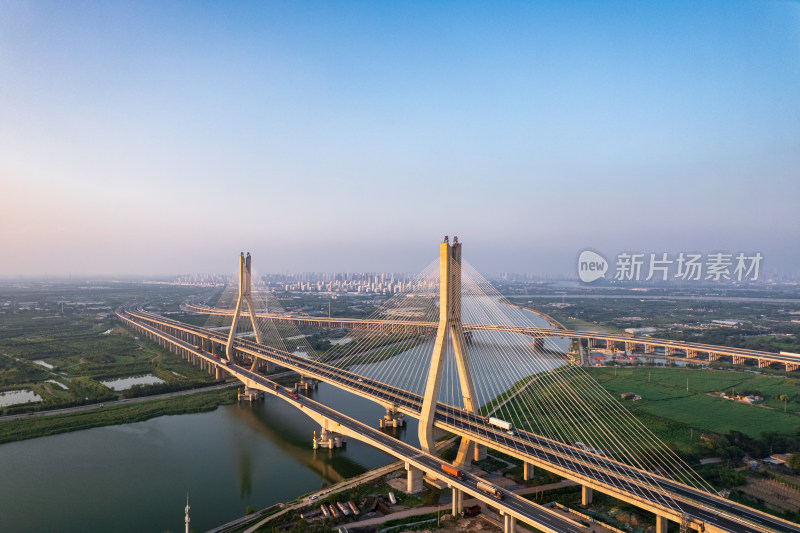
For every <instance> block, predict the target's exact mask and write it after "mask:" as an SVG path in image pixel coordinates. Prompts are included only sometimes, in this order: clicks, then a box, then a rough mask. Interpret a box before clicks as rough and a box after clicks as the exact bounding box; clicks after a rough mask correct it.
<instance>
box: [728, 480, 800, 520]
mask: <svg viewBox="0 0 800 533" xmlns="http://www.w3.org/2000/svg"><path fill="white" fill-rule="evenodd" d="M736 492H739V493H741V494H743V495H745V496H747V497H748V498H750V499H751V500H755V501H756V502H758V503H761V504H763V505H765V506H767V507H769V508H770V509H773V510H775V511H792V512H797V511H800V490H798V489H796V488H795V487H792V486H791V485H787V484H786V483H781V482H780V481H776V480H774V479H759V478H756V479H753V478H750V479H748V480H747V485H745V486H744V487H739V488H737V489H736Z"/></svg>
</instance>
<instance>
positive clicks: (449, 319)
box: [419, 237, 476, 466]
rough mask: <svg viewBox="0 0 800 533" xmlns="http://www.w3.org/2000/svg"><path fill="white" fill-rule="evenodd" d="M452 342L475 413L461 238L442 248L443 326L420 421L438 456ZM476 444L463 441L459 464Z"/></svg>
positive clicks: (425, 443) (427, 447) (426, 444)
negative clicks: (440, 407)
mask: <svg viewBox="0 0 800 533" xmlns="http://www.w3.org/2000/svg"><path fill="white" fill-rule="evenodd" d="M450 340H452V343H453V353H454V354H455V358H456V366H457V368H458V380H459V384H460V385H461V397H462V400H463V402H464V409H465V410H466V411H469V412H471V413H473V412H475V409H474V407H475V406H474V404H473V402H474V401H475V398H476V396H475V384H474V383H473V381H472V372H471V371H470V366H469V359H468V358H467V349H466V341H465V340H464V328H463V326H462V325H461V244H459V242H458V237H454V238H453V244H452V245H450V243H449V240H448V238H447V237H445V238H444V242H442V243H441V244H440V245H439V325H438V328H437V330H436V341H435V342H434V345H433V355H432V357H431V366H430V370H429V371H428V379H427V382H426V385H425V396H424V397H423V401H422V413H421V414H420V419H419V442H420V446H421V447H422V449H423V450H424V451H426V452H428V453H430V454H433V455H436V447H435V446H434V439H433V422H434V418H435V416H434V415H435V414H436V404H437V402H438V400H439V388H440V387H441V384H442V369H443V368H444V361H445V356H446V354H447V345H448V342H450ZM473 448H474V443H473V442H472V441H470V440H468V439H465V438H462V440H461V446H460V447H459V449H458V454H457V456H456V460H455V464H456V465H457V466H464V465H465V464H466V463H467V461H469V460H470V459H471V457H472V450H473Z"/></svg>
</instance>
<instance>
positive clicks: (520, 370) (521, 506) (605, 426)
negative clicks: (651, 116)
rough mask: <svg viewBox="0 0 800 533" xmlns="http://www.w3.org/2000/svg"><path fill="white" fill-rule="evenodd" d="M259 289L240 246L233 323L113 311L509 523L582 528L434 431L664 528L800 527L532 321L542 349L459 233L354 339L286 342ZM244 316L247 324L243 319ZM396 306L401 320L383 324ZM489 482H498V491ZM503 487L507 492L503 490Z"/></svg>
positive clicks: (456, 506) (413, 478)
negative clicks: (355, 409)
mask: <svg viewBox="0 0 800 533" xmlns="http://www.w3.org/2000/svg"><path fill="white" fill-rule="evenodd" d="M462 274H463V275H462ZM253 294H254V293H253V292H252V291H251V272H250V258H249V255H248V257H247V258H245V257H244V256H242V257H241V258H240V266H239V285H238V294H236V295H235V298H236V306H235V310H234V312H233V320H232V324H231V327H230V331H229V333H228V334H227V335H226V334H225V333H224V332H221V331H218V330H217V329H216V328H208V327H200V326H193V325H188V324H185V323H181V322H178V321H175V320H172V319H169V318H165V317H163V316H160V315H157V314H154V313H149V312H146V311H143V310H141V309H132V308H125V309H120V310H119V311H118V315H119V317H120V318H121V319H122V320H124V321H125V322H126V323H128V324H129V325H130V326H131V327H133V328H135V329H137V331H139V332H140V333H141V334H144V335H146V336H148V337H150V338H151V339H153V340H155V341H157V342H159V343H160V344H162V345H164V346H167V347H169V348H170V349H171V350H173V351H175V352H177V353H180V354H181V355H182V356H184V357H186V358H188V359H190V360H192V361H193V362H194V363H196V364H199V365H201V366H203V367H205V368H208V369H209V371H212V372H214V373H216V374H217V376H218V377H222V376H223V375H224V374H225V373H228V374H231V375H233V376H235V377H236V378H238V379H240V380H241V381H242V382H243V383H244V384H245V385H246V386H247V387H249V388H253V389H260V390H264V391H266V392H268V393H270V394H275V395H276V396H279V397H281V398H282V399H283V400H285V401H287V402H289V403H291V404H292V405H295V406H296V407H298V408H299V410H300V412H302V413H304V414H306V415H308V416H310V417H311V418H313V419H314V420H316V421H317V422H318V423H319V424H320V426H321V427H322V429H323V430H325V431H326V432H328V433H339V434H342V435H347V436H350V437H352V438H357V439H359V440H362V441H365V442H367V443H369V444H371V445H373V446H376V447H378V448H380V449H382V450H384V451H386V452H387V453H390V454H392V455H394V456H396V457H399V458H401V459H403V460H404V461H405V462H406V469H407V470H408V484H409V489H413V488H415V487H417V486H419V485H420V484H421V472H422V471H424V472H426V473H427V474H428V475H429V476H431V477H433V478H438V479H440V480H444V481H446V483H448V484H449V485H450V486H451V487H453V496H454V497H453V510H454V512H457V511H460V501H461V499H462V493H463V492H467V493H469V494H471V495H473V496H475V497H478V498H481V499H483V500H485V501H488V502H490V503H491V504H492V505H493V506H494V507H497V508H499V509H500V510H501V511H502V512H503V513H504V514H505V516H506V520H505V526H506V531H512V530H513V527H514V522H515V520H516V519H520V520H523V521H525V522H527V523H529V524H531V525H533V526H535V527H538V528H540V529H543V530H546V531H573V530H576V529H574V528H576V527H578V525H577V524H575V523H574V522H571V521H569V520H565V519H563V518H560V517H558V516H556V515H554V514H553V513H549V512H548V511H547V510H545V509H543V508H540V507H538V506H535V505H534V504H531V503H530V502H527V501H526V500H522V499H520V498H517V497H515V496H513V495H512V494H510V493H508V492H506V491H503V490H502V489H499V488H497V487H493V488H491V487H490V484H486V482H485V481H481V480H479V479H477V478H475V477H474V476H472V475H470V474H465V475H464V476H463V477H464V479H458V478H456V477H453V476H451V475H449V474H448V473H447V472H445V471H443V470H442V468H441V466H442V461H441V460H440V459H438V458H437V457H436V455H435V449H434V448H433V438H434V436H435V432H437V431H446V432H451V433H454V434H457V435H460V436H461V437H462V440H461V445H460V447H459V451H458V455H457V458H456V461H455V462H454V465H455V466H456V467H457V468H459V469H461V468H463V467H464V466H465V465H466V464H468V463H469V461H470V460H471V459H472V457H478V456H480V455H481V454H482V453H484V454H485V449H486V448H487V447H488V448H492V449H495V450H498V451H501V452H503V453H506V454H508V455H511V456H513V457H517V458H519V459H521V460H522V461H524V464H525V475H526V477H529V476H530V474H531V473H532V470H533V468H534V467H539V468H544V469H546V470H548V471H551V472H554V473H556V474H558V475H560V476H563V477H565V478H568V479H572V480H574V481H576V482H578V483H580V484H581V485H582V486H583V499H584V502H585V503H588V502H590V501H591V498H592V491H593V490H598V491H601V492H603V493H606V494H609V495H612V496H613V497H615V498H618V499H621V500H623V501H626V502H629V503H632V504H634V505H637V506H639V507H641V508H643V509H646V510H648V511H651V512H653V513H655V514H656V516H657V526H658V531H659V533H662V532H665V531H666V524H667V521H668V520H672V521H675V522H678V523H680V524H681V527H682V529H683V530H688V529H689V528H693V529H696V530H700V531H706V530H708V531H737V532H738V531H742V532H749V531H753V532H755V531H786V532H790V531H791V532H800V527H798V526H797V525H796V524H792V523H789V522H787V521H784V520H781V519H778V518H775V517H772V516H770V515H767V514H765V513H761V512H759V511H756V510H752V509H750V508H747V507H745V506H742V505H739V504H736V503H734V502H731V501H728V500H726V499H725V498H722V497H720V496H718V495H717V494H715V492H714V491H713V489H712V488H711V487H710V485H708V483H706V482H705V481H703V480H702V479H701V478H700V477H699V476H698V475H697V474H696V473H694V472H693V471H692V470H691V468H689V466H688V465H686V464H685V463H683V462H682V461H681V460H680V459H679V458H678V457H677V456H676V455H675V454H674V453H672V452H671V451H670V450H669V449H668V448H667V447H666V446H664V445H663V443H661V442H660V441H658V439H657V438H655V437H654V436H653V435H652V434H651V433H650V432H649V431H648V430H647V428H645V427H644V426H643V425H642V424H641V423H640V422H639V421H638V420H636V419H635V418H633V417H632V416H631V415H630V414H629V413H628V412H627V410H625V409H624V408H623V407H622V406H621V405H620V404H619V403H618V402H617V401H616V400H615V399H614V398H612V397H611V396H610V395H608V393H606V392H605V391H604V390H603V389H602V387H600V386H599V385H598V384H597V383H596V382H594V381H593V380H592V379H591V377H589V376H588V375H587V374H586V372H585V371H584V370H583V369H581V368H578V367H576V366H574V365H568V364H564V362H565V360H566V359H565V358H564V357H563V356H562V357H560V358H559V356H558V355H557V354H558V353H559V350H561V351H562V352H563V347H560V346H558V345H557V344H554V343H553V339H551V338H549V337H545V336H542V337H538V336H536V335H533V336H534V338H537V339H538V338H542V339H543V341H541V342H540V343H539V346H538V349H537V346H536V344H537V343H536V342H533V343H532V342H531V330H530V329H529V330H523V329H519V328H531V327H532V326H531V325H530V323H528V324H524V323H520V322H524V316H522V318H520V316H521V315H518V313H520V311H519V310H516V311H511V310H512V309H513V308H512V307H510V306H507V305H504V304H503V303H502V302H501V301H500V299H499V295H497V294H496V292H493V288H491V286H490V285H489V284H488V283H487V282H486V281H485V280H484V279H483V278H481V277H480V276H479V275H478V274H477V273H476V272H474V271H472V270H471V268H470V267H469V266H468V265H466V264H463V265H462V261H461V246H460V245H459V244H457V243H455V242H454V244H453V245H452V246H451V245H450V244H449V243H448V242H444V243H442V244H441V245H440V259H439V261H438V264H432V266H431V267H429V268H428V269H426V271H424V272H423V273H422V274H421V275H420V276H419V277H418V283H416V284H415V287H414V289H413V290H412V291H410V292H409V293H407V294H404V295H399V296H397V297H394V298H392V299H391V300H390V301H389V302H388V304H387V305H385V306H384V307H383V308H382V309H381V310H380V311H379V312H378V313H376V314H375V315H373V316H372V317H370V320H372V321H373V323H372V327H373V328H375V327H376V324H378V322H379V321H383V323H382V324H383V325H382V326H381V327H379V328H377V331H375V330H374V329H373V330H363V331H362V333H361V334H360V336H358V338H357V339H356V340H355V341H354V342H351V343H348V344H347V345H345V346H343V347H337V349H335V350H331V351H329V352H328V353H326V354H322V355H321V356H316V355H314V354H313V350H310V348H309V349H307V350H304V351H295V352H292V351H290V350H288V349H287V346H286V343H287V342H290V343H292V344H297V343H302V342H304V341H303V340H302V339H304V336H303V335H291V333H292V332H291V331H286V329H285V327H286V326H289V325H291V326H292V327H295V326H293V324H289V323H286V322H283V323H282V322H276V321H274V320H273V319H272V316H271V315H274V314H276V311H279V310H276V303H275V302H265V304H264V305H263V306H262V307H263V308H267V307H268V308H269V309H268V312H265V313H260V312H259V311H257V310H256V306H255V305H254V302H253V301H252V300H253ZM244 306H247V307H248V312H247V313H244V312H243V307H244ZM515 313H517V314H515ZM277 314H280V313H279V312H278V313H277ZM242 316H247V317H248V318H249V321H248V322H249V324H246V326H245V327H244V328H239V326H238V323H239V319H240V318H241V317H242ZM388 320H390V321H393V322H394V324H393V325H391V326H389V327H387V324H386V321H388ZM462 320H464V323H463V324H462ZM528 320H529V319H528ZM433 324H435V328H434V327H433ZM476 325H478V326H486V327H482V328H480V327H474V326H476ZM489 326H492V327H489ZM498 328H499V329H498ZM514 328H518V329H514ZM294 331H295V332H297V330H296V327H295V330H294ZM248 337H254V340H250V339H249V338H248ZM290 339H291V340H292V341H293V342H291V341H290ZM297 339H300V340H297ZM548 345H549V346H548ZM554 354H555V355H554ZM263 364H266V365H267V366H268V368H267V370H269V369H270V368H271V367H275V366H281V367H284V368H287V369H291V370H294V371H296V372H298V373H299V374H300V375H301V376H304V377H307V378H314V379H318V380H322V381H325V382H327V383H330V384H332V385H334V386H336V387H339V388H341V389H344V390H346V391H349V392H351V393H353V394H357V395H359V396H362V397H365V398H368V399H370V400H372V401H374V402H376V403H379V404H381V405H383V406H384V407H386V409H387V416H386V419H387V420H391V419H392V418H394V419H397V418H399V417H401V416H403V415H407V416H412V417H415V418H418V419H419V421H420V424H419V426H420V444H421V448H422V449H421V450H418V449H416V448H413V447H410V446H408V445H406V444H403V443H401V442H398V441H396V440H395V439H393V438H391V437H388V436H387V435H385V434H383V433H381V432H379V431H377V430H374V429H372V428H367V427H366V426H364V425H363V424H360V423H358V422H356V421H353V420H352V419H349V418H348V417H346V416H344V415H342V414H341V413H335V412H333V411H332V410H330V409H329V408H327V407H325V406H322V405H320V404H318V403H316V402H312V401H311V400H309V399H307V398H305V397H303V396H300V395H297V394H296V393H295V392H292V391H287V390H286V389H284V388H283V387H281V386H279V385H277V384H275V383H274V382H272V381H270V380H269V379H268V376H266V377H265V376H264V375H262V374H260V373H258V372H257V371H256V370H257V369H258V368H259V366H261V365H263ZM490 417H491V418H490ZM479 483H484V485H483V490H480V489H479V488H478V487H479ZM487 487H490V489H491V490H490V491H487V490H486V489H487ZM491 491H497V492H495V496H492V495H491V494H490V492H491ZM498 495H501V496H505V498H503V499H502V500H498V499H496V496H498ZM578 529H579V528H578Z"/></svg>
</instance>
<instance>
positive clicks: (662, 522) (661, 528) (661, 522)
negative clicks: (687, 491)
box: [656, 515, 669, 533]
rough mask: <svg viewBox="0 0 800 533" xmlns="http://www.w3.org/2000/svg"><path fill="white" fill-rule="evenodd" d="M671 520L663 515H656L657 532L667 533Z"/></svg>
mask: <svg viewBox="0 0 800 533" xmlns="http://www.w3.org/2000/svg"><path fill="white" fill-rule="evenodd" d="M668 524H669V520H667V518H666V517H664V516H661V515H656V533H667V525H668Z"/></svg>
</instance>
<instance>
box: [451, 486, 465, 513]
mask: <svg viewBox="0 0 800 533" xmlns="http://www.w3.org/2000/svg"><path fill="white" fill-rule="evenodd" d="M463 504H464V493H463V492H462V491H461V489H457V488H456V487H453V516H455V517H458V515H459V514H461V507H462V506H463Z"/></svg>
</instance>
